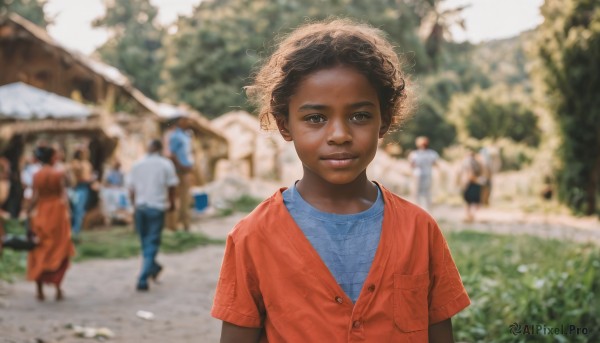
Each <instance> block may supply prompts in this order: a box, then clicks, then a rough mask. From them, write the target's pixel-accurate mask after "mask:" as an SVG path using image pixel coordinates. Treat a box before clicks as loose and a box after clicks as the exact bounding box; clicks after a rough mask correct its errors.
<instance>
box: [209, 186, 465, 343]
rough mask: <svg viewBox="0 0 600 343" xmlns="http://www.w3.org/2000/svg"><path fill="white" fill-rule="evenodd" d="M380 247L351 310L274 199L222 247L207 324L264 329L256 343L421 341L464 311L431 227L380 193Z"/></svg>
mask: <svg viewBox="0 0 600 343" xmlns="http://www.w3.org/2000/svg"><path fill="white" fill-rule="evenodd" d="M380 187H381V189H382V191H383V199H384V203H385V207H384V216H383V227H382V232H381V238H380V242H379V246H378V248H377V252H376V253H375V258H374V260H373V264H372V265H371V269H370V271H369V274H368V276H367V278H366V280H365V283H364V285H363V288H362V291H361V293H360V296H359V297H358V299H357V301H356V303H354V304H353V303H352V301H351V300H350V299H349V298H348V296H346V294H345V293H344V291H343V290H342V288H341V287H340V286H339V285H338V284H337V282H336V280H335V278H334V277H333V275H332V274H331V272H330V271H329V269H328V268H327V266H326V265H325V264H324V263H323V261H322V260H321V258H320V257H319V255H318V253H317V252H316V251H315V249H314V248H313V247H312V245H311V243H310V242H309V241H308V239H307V238H306V237H305V236H304V234H303V233H302V231H301V229H300V228H298V226H297V225H296V223H295V222H294V220H293V219H292V217H291V216H290V214H289V212H288V211H287V208H286V207H285V205H284V203H283V198H282V195H281V193H282V192H283V190H284V189H281V190H279V191H278V192H277V193H275V195H273V196H272V197H270V198H269V199H267V200H265V201H264V202H263V203H262V204H261V205H259V206H258V207H257V208H256V209H255V210H254V211H253V212H252V213H251V214H249V215H248V216H247V217H246V218H244V219H243V220H242V221H240V222H239V223H238V224H237V225H236V226H235V228H234V229H233V231H232V232H231V233H230V234H229V236H228V238H227V245H226V248H225V256H224V258H223V265H222V267H221V275H220V278H219V282H218V285H217V291H216V295H215V300H214V304H213V308H212V312H211V314H212V316H213V317H215V318H218V319H221V320H223V321H226V322H229V323H232V324H235V325H238V326H244V327H256V328H258V327H264V331H263V335H262V339H261V342H272V343H275V342H292V343H293V342H427V340H428V327H429V326H430V325H431V324H435V323H438V322H440V321H443V320H445V319H448V318H450V317H451V316H453V315H454V314H456V313H458V312H459V311H461V310H462V309H464V308H465V307H467V306H468V305H469V303H470V301H469V297H468V296H467V293H466V291H465V289H464V287H463V284H462V282H461V279H460V275H459V274H458V270H457V269H456V265H455V264H454V261H453V260H452V256H451V255H450V250H449V249H448V245H447V243H446V240H445V239H444V237H443V236H442V233H441V232H440V229H439V228H438V226H437V224H436V222H435V221H434V220H433V219H432V218H431V216H429V215H428V214H427V213H426V212H425V211H423V210H422V209H420V208H419V207H417V206H415V205H413V204H411V203H409V202H407V201H405V200H403V199H401V198H400V197H398V196H396V195H394V194H393V193H391V192H390V191H388V190H386V189H385V188H383V187H382V186H381V185H380Z"/></svg>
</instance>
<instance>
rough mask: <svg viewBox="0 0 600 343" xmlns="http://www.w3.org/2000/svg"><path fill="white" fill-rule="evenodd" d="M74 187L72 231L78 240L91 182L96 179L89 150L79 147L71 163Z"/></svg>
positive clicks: (71, 193) (71, 196)
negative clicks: (88, 156) (89, 157)
mask: <svg viewBox="0 0 600 343" xmlns="http://www.w3.org/2000/svg"><path fill="white" fill-rule="evenodd" d="M69 172H70V174H71V178H72V183H73V185H74V186H73V188H72V189H71V192H70V195H69V198H70V201H71V232H72V234H73V239H74V240H75V241H78V239H79V233H80V232H81V228H82V226H83V218H84V217H85V213H86V205H87V203H88V198H89V196H90V184H91V183H92V182H93V181H94V174H93V169H92V164H91V163H90V162H89V161H88V159H87V151H86V150H85V149H84V148H78V149H77V150H75V152H74V154H73V160H72V161H71V163H70V165H69Z"/></svg>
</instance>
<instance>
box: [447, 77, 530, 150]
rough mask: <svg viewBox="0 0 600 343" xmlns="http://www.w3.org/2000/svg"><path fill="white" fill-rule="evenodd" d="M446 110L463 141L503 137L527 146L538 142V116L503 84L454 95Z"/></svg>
mask: <svg viewBox="0 0 600 343" xmlns="http://www.w3.org/2000/svg"><path fill="white" fill-rule="evenodd" d="M449 112H450V114H449V116H450V117H451V118H452V120H453V121H454V123H456V125H457V127H458V129H459V135H460V137H461V139H462V140H466V139H467V138H469V137H471V138H475V139H478V140H481V139H484V138H491V139H493V140H496V139H499V138H502V137H506V138H510V139H512V140H513V141H515V142H518V143H524V144H527V145H529V146H537V145H538V144H539V142H540V137H541V132H540V129H539V128H538V118H537V116H536V115H535V113H533V111H532V110H531V109H530V107H529V105H528V104H527V103H526V102H525V101H524V100H521V99H519V98H516V97H513V96H512V94H511V91H510V90H509V89H508V88H507V87H505V86H497V87H492V88H489V89H486V90H481V89H475V90H473V91H472V92H470V93H467V94H461V95H456V96H455V97H454V98H453V99H452V103H451V104H450V108H449Z"/></svg>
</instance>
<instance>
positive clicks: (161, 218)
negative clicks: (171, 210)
mask: <svg viewBox="0 0 600 343" xmlns="http://www.w3.org/2000/svg"><path fill="white" fill-rule="evenodd" d="M164 223H165V211H164V210H159V209H155V208H151V207H146V206H140V207H136V209H135V230H136V231H137V233H138V234H139V235H140V241H141V243H142V257H143V262H142V272H141V273H140V277H139V280H138V287H139V286H142V287H144V286H147V285H148V278H149V277H150V276H152V275H154V274H156V273H157V272H158V271H159V270H160V269H161V267H160V265H159V264H158V263H156V254H158V248H159V247H160V235H161V232H162V229H163V225H164Z"/></svg>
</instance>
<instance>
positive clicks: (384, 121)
mask: <svg viewBox="0 0 600 343" xmlns="http://www.w3.org/2000/svg"><path fill="white" fill-rule="evenodd" d="M391 120H392V119H391V117H390V116H382V118H381V126H380V127H379V138H383V136H384V135H385V134H386V133H387V132H388V130H389V129H390V122H391Z"/></svg>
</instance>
